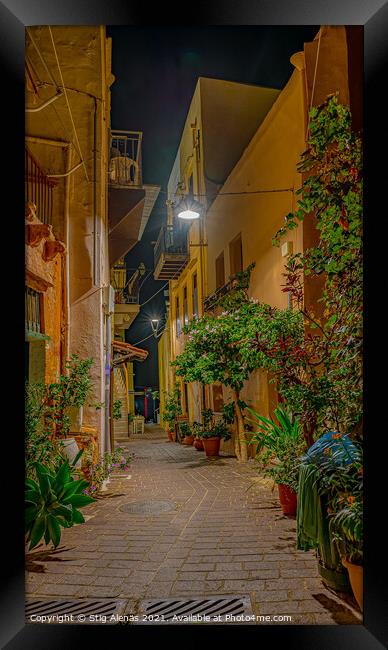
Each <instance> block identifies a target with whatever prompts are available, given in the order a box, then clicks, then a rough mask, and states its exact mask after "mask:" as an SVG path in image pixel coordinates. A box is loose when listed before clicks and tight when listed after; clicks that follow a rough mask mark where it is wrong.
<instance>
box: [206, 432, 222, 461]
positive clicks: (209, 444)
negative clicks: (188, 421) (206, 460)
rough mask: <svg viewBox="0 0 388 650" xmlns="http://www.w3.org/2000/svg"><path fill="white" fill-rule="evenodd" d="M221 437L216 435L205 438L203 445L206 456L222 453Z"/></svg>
mask: <svg viewBox="0 0 388 650" xmlns="http://www.w3.org/2000/svg"><path fill="white" fill-rule="evenodd" d="M220 442H221V438H218V437H216V436H214V437H213V438H203V446H204V448H205V453H206V456H208V457H210V458H212V457H213V456H218V455H219V453H220Z"/></svg>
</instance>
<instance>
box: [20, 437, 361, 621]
mask: <svg viewBox="0 0 388 650" xmlns="http://www.w3.org/2000/svg"><path fill="white" fill-rule="evenodd" d="M147 429H148V431H146V433H145V434H144V435H137V436H132V438H131V440H130V441H129V442H128V443H120V444H121V445H122V446H125V447H126V448H127V449H129V450H130V451H133V452H134V454H135V460H134V462H133V463H132V465H131V470H130V474H131V478H130V480H128V479H125V478H112V479H111V481H110V484H109V491H108V492H106V493H104V495H105V496H104V498H101V499H98V500H97V502H96V503H94V504H92V505H90V506H88V507H87V508H85V509H84V510H83V512H84V514H85V515H88V519H87V522H86V523H85V524H83V525H81V526H75V527H74V528H72V529H67V530H64V531H63V535H62V540H61V545H62V546H65V547H66V550H65V551H64V552H63V553H61V554H60V557H62V558H63V560H64V561H61V562H47V563H46V567H47V569H46V572H45V573H33V572H27V574H26V575H27V578H26V592H27V597H28V598H32V597H40V596H41V597H45V598H47V597H50V598H51V599H55V598H63V597H66V599H67V600H68V599H71V598H96V599H98V598H107V597H112V598H122V599H126V600H127V606H126V610H125V611H126V612H127V613H136V611H137V607H138V605H139V602H140V601H141V600H142V599H144V598H159V597H160V598H168V597H179V596H193V597H194V596H201V597H203V596H207V595H213V596H214V595H220V594H223V595H229V596H231V595H235V594H236V595H247V596H249V597H250V600H251V604H252V609H253V612H254V613H255V614H259V615H269V616H273V615H290V616H292V621H291V623H292V624H348V625H349V624H357V623H361V615H360V614H359V612H358V610H357V605H355V604H354V601H353V599H352V598H351V597H350V596H349V597H347V598H346V600H342V599H340V598H339V597H338V596H337V595H336V594H335V593H334V592H332V591H330V590H328V589H327V588H325V587H324V586H323V584H322V581H321V579H320V578H319V577H318V573H317V562H316V559H315V555H314V553H313V552H308V553H304V552H301V551H297V550H296V549H295V535H296V534H295V530H296V525H295V520H294V519H290V518H287V517H285V516H283V515H282V512H281V509H280V507H279V503H278V498H277V493H276V492H272V491H271V487H270V485H271V484H268V481H266V480H265V479H262V478H260V477H259V476H258V474H257V471H255V469H254V466H253V465H252V464H251V462H252V461H251V462H249V463H248V464H246V465H244V464H240V463H238V461H237V460H236V459H235V458H231V457H226V456H221V457H220V459H218V460H208V459H206V457H205V455H204V452H199V451H196V449H194V448H193V447H187V446H184V445H180V444H178V443H170V442H169V441H167V440H166V434H165V433H164V432H163V431H162V430H161V429H159V428H158V427H156V426H155V427H153V428H152V427H147ZM248 488H249V489H248ZM160 501H162V502H164V503H163V504H159V506H160V505H161V506H166V508H167V507H170V508H171V510H169V511H168V510H166V511H162V509H161V508H160V510H159V512H156V513H152V512H148V513H144V512H139V508H140V507H141V505H142V502H152V504H153V505H154V507H156V506H157V502H160ZM123 506H124V507H127V508H128V507H132V508H133V506H135V511H133V512H128V511H127V512H125V511H123V510H122V507H123ZM136 508H137V510H138V511H137V512H136ZM39 550H41V549H39ZM289 623H290V622H288V624H289Z"/></svg>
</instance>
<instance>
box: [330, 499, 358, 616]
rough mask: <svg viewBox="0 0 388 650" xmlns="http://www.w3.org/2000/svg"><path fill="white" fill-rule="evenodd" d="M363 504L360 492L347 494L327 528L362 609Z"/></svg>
mask: <svg viewBox="0 0 388 650" xmlns="http://www.w3.org/2000/svg"><path fill="white" fill-rule="evenodd" d="M362 524H363V505H362V499H361V494H360V493H358V494H357V495H348V496H347V497H346V505H344V506H343V507H342V508H341V510H339V511H338V512H337V513H336V514H335V515H334V516H333V517H332V519H331V520H330V524H329V529H330V532H331V533H332V534H333V540H334V541H335V542H336V543H337V545H338V550H339V553H340V555H341V561H342V564H343V565H344V567H345V568H346V569H347V570H348V573H349V580H350V585H351V587H352V591H353V594H354V597H355V599H356V601H357V604H358V606H359V608H360V610H361V611H362V610H363V525H362Z"/></svg>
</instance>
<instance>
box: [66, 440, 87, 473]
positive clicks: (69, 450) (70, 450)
mask: <svg viewBox="0 0 388 650" xmlns="http://www.w3.org/2000/svg"><path fill="white" fill-rule="evenodd" d="M62 443H63V447H62V450H63V454H64V455H65V456H66V458H67V459H68V461H69V463H70V465H71V464H72V462H73V460H74V458H75V457H76V455H77V454H78V452H79V447H78V445H77V443H76V441H75V439H74V438H64V439H63V440H62ZM81 464H82V461H81V458H79V459H78V460H77V462H76V464H75V467H76V468H77V469H81Z"/></svg>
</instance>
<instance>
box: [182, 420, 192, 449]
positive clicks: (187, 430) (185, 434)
mask: <svg viewBox="0 0 388 650" xmlns="http://www.w3.org/2000/svg"><path fill="white" fill-rule="evenodd" d="M179 428H180V434H181V440H182V445H192V444H193V442H194V435H193V431H192V429H191V426H190V424H189V423H188V422H180V424H179Z"/></svg>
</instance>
